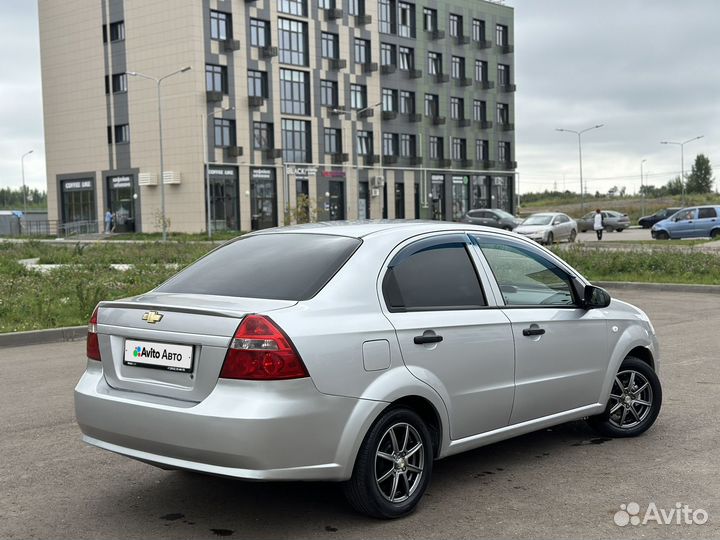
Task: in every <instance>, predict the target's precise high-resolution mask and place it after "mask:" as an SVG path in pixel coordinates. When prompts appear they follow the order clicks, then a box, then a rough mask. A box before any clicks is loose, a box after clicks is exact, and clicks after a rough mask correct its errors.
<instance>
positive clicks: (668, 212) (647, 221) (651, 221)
mask: <svg viewBox="0 0 720 540" xmlns="http://www.w3.org/2000/svg"><path fill="white" fill-rule="evenodd" d="M678 210H680V209H679V208H663V209H662V210H658V211H657V212H655V213H654V214H651V215H649V216H643V217H641V218H640V219H639V220H638V225H640V226H641V227H642V228H643V229H649V228H650V227H652V226H653V225H655V224H656V223H657V222H658V221H662V220H663V219H667V218H669V217H670V216H672V215H673V214H674V213H675V212H677V211H678Z"/></svg>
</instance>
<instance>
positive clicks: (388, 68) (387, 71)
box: [380, 64, 397, 75]
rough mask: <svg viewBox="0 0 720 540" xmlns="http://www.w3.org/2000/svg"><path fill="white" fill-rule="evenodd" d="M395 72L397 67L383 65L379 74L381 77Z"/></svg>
mask: <svg viewBox="0 0 720 540" xmlns="http://www.w3.org/2000/svg"><path fill="white" fill-rule="evenodd" d="M396 71H397V66H396V65H395V64H385V65H384V66H380V73H382V74H383V75H390V74H391V73H395V72H396Z"/></svg>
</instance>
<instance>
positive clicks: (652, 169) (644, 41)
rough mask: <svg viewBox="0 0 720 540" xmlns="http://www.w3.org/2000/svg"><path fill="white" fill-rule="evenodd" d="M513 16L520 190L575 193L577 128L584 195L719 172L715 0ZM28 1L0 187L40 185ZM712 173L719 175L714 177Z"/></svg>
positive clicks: (10, 34)
mask: <svg viewBox="0 0 720 540" xmlns="http://www.w3.org/2000/svg"><path fill="white" fill-rule="evenodd" d="M505 4H507V5H509V6H512V7H513V8H514V11H515V66H516V67H515V81H514V82H515V83H516V84H517V92H516V95H515V107H516V110H515V126H516V132H515V136H516V160H517V162H518V172H519V175H520V191H521V192H523V193H526V192H529V191H542V190H544V189H559V190H563V189H569V190H572V191H579V167H578V145H577V136H576V135H574V134H571V133H561V132H558V131H556V129H557V128H564V129H572V130H576V131H580V130H583V129H585V128H588V127H591V126H594V125H597V124H604V127H602V128H600V129H596V130H592V131H589V132H587V133H585V134H584V135H583V137H582V141H583V144H582V149H583V177H584V179H585V181H586V189H587V191H588V192H589V193H595V191H600V192H602V193H604V192H607V191H608V190H609V189H610V188H612V187H613V186H617V187H618V188H621V187H625V188H626V190H627V191H628V192H630V193H632V192H634V191H636V190H637V189H638V187H639V185H640V162H641V161H642V160H643V159H645V160H647V161H646V162H645V163H644V171H645V174H646V183H648V184H655V185H661V184H664V183H666V182H667V181H668V180H669V179H670V178H672V177H673V176H676V175H678V174H679V172H680V149H679V147H677V146H671V145H661V144H660V141H662V140H669V141H676V142H681V141H685V140H688V139H691V138H693V137H696V136H698V135H703V136H704V137H703V138H702V139H700V140H698V141H694V142H692V143H689V144H688V145H687V146H686V147H685V169H686V172H687V171H689V170H690V167H691V165H692V162H693V160H694V158H695V155H696V154H698V153H704V154H705V155H707V156H708V157H709V158H710V161H711V163H712V164H713V168H714V169H717V168H718V167H719V166H720V69H718V67H720V38H718V37H716V35H717V34H716V33H715V32H716V27H717V23H718V21H720V2H718V1H717V0H686V1H682V2H681V1H680V0H632V1H630V0H602V1H597V0H595V1H591V0H505ZM38 41H39V40H38V25H37V2H36V0H2V2H0V187H20V186H21V185H22V180H21V167H20V156H21V155H22V154H24V153H25V152H27V151H28V150H31V149H32V150H34V153H33V154H31V155H30V156H28V157H27V158H26V159H25V178H26V182H27V184H28V185H29V186H31V187H36V188H40V189H44V187H45V185H46V182H45V161H44V141H43V124H42V122H43V120H42V93H41V79H40V50H39V44H38ZM716 176H718V177H719V178H720V174H717V175H716Z"/></svg>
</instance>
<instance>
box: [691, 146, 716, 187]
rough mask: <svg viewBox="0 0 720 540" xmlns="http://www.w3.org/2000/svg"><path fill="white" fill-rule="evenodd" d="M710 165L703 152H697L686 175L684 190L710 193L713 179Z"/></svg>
mask: <svg viewBox="0 0 720 540" xmlns="http://www.w3.org/2000/svg"><path fill="white" fill-rule="evenodd" d="M714 180H715V179H714V178H713V175H712V165H710V160H709V159H708V158H707V156H705V155H704V154H698V155H697V157H696V158H695V163H693V166H692V170H691V171H690V175H689V176H688V177H687V184H686V188H685V191H687V192H688V193H710V192H711V191H712V185H713V181H714Z"/></svg>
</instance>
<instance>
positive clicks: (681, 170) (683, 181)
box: [660, 135, 704, 206]
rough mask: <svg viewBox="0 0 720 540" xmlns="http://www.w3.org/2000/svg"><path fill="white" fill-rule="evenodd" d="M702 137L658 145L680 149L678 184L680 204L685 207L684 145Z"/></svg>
mask: <svg viewBox="0 0 720 540" xmlns="http://www.w3.org/2000/svg"><path fill="white" fill-rule="evenodd" d="M703 137H704V135H698V136H697V137H693V138H692V139H688V140H687V141H683V142H674V141H660V144H674V145H676V146H679V147H680V184H681V186H682V201H681V204H682V205H683V206H685V145H686V144H687V143H689V142H693V141H697V140H698V139H702V138H703Z"/></svg>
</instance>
